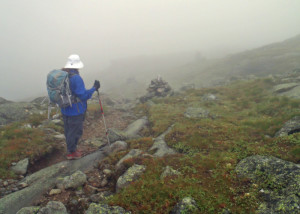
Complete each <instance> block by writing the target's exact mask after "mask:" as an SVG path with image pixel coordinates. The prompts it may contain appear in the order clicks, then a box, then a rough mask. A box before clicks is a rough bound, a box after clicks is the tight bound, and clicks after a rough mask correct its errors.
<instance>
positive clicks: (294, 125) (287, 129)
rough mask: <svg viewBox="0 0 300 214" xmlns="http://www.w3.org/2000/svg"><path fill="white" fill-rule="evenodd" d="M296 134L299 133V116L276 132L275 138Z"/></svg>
mask: <svg viewBox="0 0 300 214" xmlns="http://www.w3.org/2000/svg"><path fill="white" fill-rule="evenodd" d="M296 132H300V116H296V117H294V118H292V119H291V120H289V121H287V122H286V123H285V124H284V125H283V127H282V128H281V129H280V130H279V131H278V132H276V134H275V137H282V136H287V135H290V134H293V133H296Z"/></svg>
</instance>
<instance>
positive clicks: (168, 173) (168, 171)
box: [160, 166, 181, 179]
mask: <svg viewBox="0 0 300 214" xmlns="http://www.w3.org/2000/svg"><path fill="white" fill-rule="evenodd" d="M180 174H181V173H180V172H179V171H177V170H175V169H173V168H172V167H170V166H166V167H165V169H164V171H163V173H162V174H161V175H160V179H164V178H165V177H167V176H172V175H180Z"/></svg>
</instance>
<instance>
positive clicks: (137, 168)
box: [116, 164, 146, 192]
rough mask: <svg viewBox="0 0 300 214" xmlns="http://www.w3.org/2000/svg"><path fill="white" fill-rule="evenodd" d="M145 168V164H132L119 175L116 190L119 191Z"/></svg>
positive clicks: (134, 179)
mask: <svg viewBox="0 0 300 214" xmlns="http://www.w3.org/2000/svg"><path fill="white" fill-rule="evenodd" d="M145 170H146V166H143V165H137V164H134V165H133V166H132V167H130V168H129V169H127V171H126V172H125V173H124V174H123V175H122V176H120V177H119V179H118V181H117V185H116V191H117V192H120V191H121V190H122V189H123V188H125V187H127V186H128V185H129V184H130V183H131V182H133V181H136V180H137V179H139V177H140V176H141V174H142V173H143V172H144V171H145Z"/></svg>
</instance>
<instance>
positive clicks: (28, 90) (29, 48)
mask: <svg viewBox="0 0 300 214" xmlns="http://www.w3.org/2000/svg"><path fill="white" fill-rule="evenodd" d="M0 3H1V7H0V29H1V33H0V74H1V81H0V97H4V98H7V99H12V100H15V99H20V98H23V97H28V96H31V95H35V94H38V93H41V94H42V93H45V91H46V90H45V79H46V75H47V73H48V72H49V71H50V70H51V69H54V68H60V67H62V66H64V64H65V62H66V59H67V57H68V56H69V55H70V54H73V53H77V54H79V55H80V56H81V58H82V60H83V62H84V64H85V68H84V69H83V72H82V75H83V76H84V75H85V74H84V72H85V71H92V70H93V71H95V70H99V71H100V70H103V69H105V67H106V66H107V65H108V63H109V62H110V60H112V59H115V58H122V57H130V56H137V55H141V54H164V53H173V52H185V51H195V52H197V51H199V52H201V53H203V54H204V55H205V56H208V57H215V56H222V55H223V54H227V53H233V52H238V51H243V50H245V49H252V48H255V47H259V46H261V45H265V44H269V43H272V42H277V41H281V40H284V39H288V38H289V37H292V36H295V35H297V34H299V33H300V27H299V20H300V13H299V11H300V1H299V0H251V1H247V0H226V1H224V0H42V1H41V0H26V1H24V0H0ZM100 76H101V74H100ZM100 78H101V77H100ZM91 84H92V83H86V85H87V87H90V86H91Z"/></svg>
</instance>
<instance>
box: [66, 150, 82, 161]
mask: <svg viewBox="0 0 300 214" xmlns="http://www.w3.org/2000/svg"><path fill="white" fill-rule="evenodd" d="M79 158H81V153H80V152H78V151H75V152H73V153H71V154H68V155H67V159H68V160H76V159H79Z"/></svg>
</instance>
